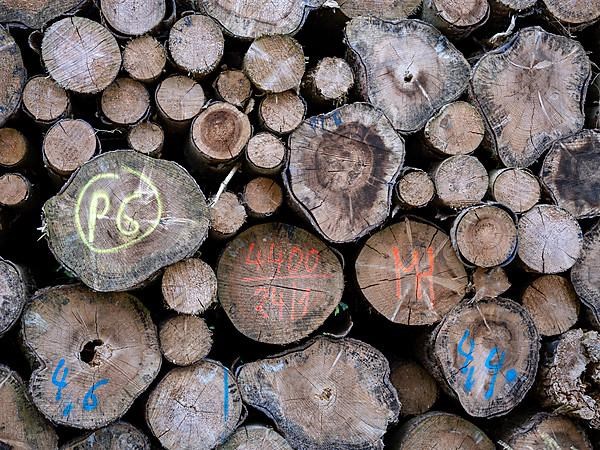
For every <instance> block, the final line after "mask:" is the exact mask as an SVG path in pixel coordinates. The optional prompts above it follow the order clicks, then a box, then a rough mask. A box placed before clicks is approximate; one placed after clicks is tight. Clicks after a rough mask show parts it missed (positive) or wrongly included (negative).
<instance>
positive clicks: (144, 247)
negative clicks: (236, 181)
mask: <svg viewBox="0 0 600 450" xmlns="http://www.w3.org/2000/svg"><path fill="white" fill-rule="evenodd" d="M43 213H44V216H45V220H46V227H47V228H46V233H47V239H48V245H49V247H50V249H51V251H52V252H53V253H54V255H55V256H56V258H57V259H58V260H59V261H60V262H61V263H62V264H63V265H64V266H65V267H67V268H68V269H69V270H71V271H72V272H73V273H75V274H76V275H77V276H78V277H79V278H81V280H82V281H83V282H84V283H85V284H87V285H88V286H90V287H91V288H93V289H95V290H98V291H119V290H127V289H131V288H133V287H135V286H138V285H140V284H141V283H144V282H145V281H147V280H148V279H149V278H151V277H152V276H153V275H154V274H155V273H156V272H157V271H158V270H160V269H162V268H163V267H165V266H167V265H169V264H172V263H175V262H177V261H179V260H181V259H184V258H186V257H189V256H191V255H193V254H194V253H195V252H196V251H197V250H198V248H199V247H200V245H201V244H202V242H203V241H204V239H205V238H206V235H207V231H208V222H209V219H208V208H207V205H206V199H205V197H204V194H203V193H202V191H201V190H200V188H199V187H198V185H197V184H196V182H195V181H194V179H193V178H192V177H191V176H190V175H189V174H188V173H187V172H186V171H185V169H183V168H182V167H181V166H179V165H177V164H176V163H173V162H170V161H162V160H157V159H153V158H150V157H147V156H144V155H142V154H140V153H137V152H134V151H114V152H109V153H104V154H102V155H100V156H98V157H96V158H94V159H93V160H92V161H90V162H89V163H87V164H86V165H84V166H83V167H82V168H81V169H80V170H79V171H78V172H77V174H76V175H75V176H74V177H72V178H71V179H70V180H69V181H68V182H67V184H66V185H65V186H64V187H63V189H62V191H61V192H60V193H59V194H58V195H57V196H55V197H52V198H51V199H50V200H48V201H47V202H46V204H45V205H44V208H43ZM115 256H118V257H115Z"/></svg>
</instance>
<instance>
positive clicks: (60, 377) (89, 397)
mask: <svg viewBox="0 0 600 450" xmlns="http://www.w3.org/2000/svg"><path fill="white" fill-rule="evenodd" d="M68 376H69V368H68V367H67V366H66V365H65V360H64V359H61V360H60V361H58V364H57V365H56V369H54V373H53V374H52V384H53V385H54V386H56V395H55V397H54V398H55V400H56V401H60V400H62V398H63V389H66V387H67V386H68V385H69V383H68V382H67V377H68ZM108 381H109V380H108V378H103V379H101V380H98V381H96V382H95V383H94V384H93V385H92V386H91V387H90V388H89V389H88V390H87V392H86V393H85V395H84V396H83V399H82V400H81V407H82V408H83V410H84V411H93V410H94V409H96V408H97V407H98V397H97V396H96V394H95V391H96V390H97V389H98V388H100V387H102V386H104V385H105V384H108ZM72 409H73V403H71V402H69V403H67V405H66V406H65V408H64V409H63V416H65V417H66V416H68V415H69V413H70V412H71V410H72Z"/></svg>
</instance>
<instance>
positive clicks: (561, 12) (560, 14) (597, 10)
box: [544, 0, 600, 30]
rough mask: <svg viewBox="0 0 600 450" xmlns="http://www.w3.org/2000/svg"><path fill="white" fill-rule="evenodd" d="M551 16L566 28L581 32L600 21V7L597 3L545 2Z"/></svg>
mask: <svg viewBox="0 0 600 450" xmlns="http://www.w3.org/2000/svg"><path fill="white" fill-rule="evenodd" d="M544 5H545V6H546V8H547V10H548V12H549V13H550V16H551V17H552V18H553V19H556V20H558V21H559V22H560V23H562V24H563V25H564V26H566V27H568V28H570V29H573V30H580V29H582V28H585V27H586V26H589V25H591V24H593V23H594V22H596V21H597V20H598V19H600V5H599V4H598V3H597V2H595V1H584V0H573V1H570V2H564V1H560V0H544Z"/></svg>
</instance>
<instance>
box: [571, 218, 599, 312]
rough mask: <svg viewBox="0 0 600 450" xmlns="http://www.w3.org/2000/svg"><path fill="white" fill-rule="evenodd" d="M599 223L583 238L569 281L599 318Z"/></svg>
mask: <svg viewBox="0 0 600 450" xmlns="http://www.w3.org/2000/svg"><path fill="white" fill-rule="evenodd" d="M598 267H600V224H596V225H595V226H594V227H593V228H592V229H591V230H590V231H588V232H587V233H586V235H585V237H584V240H583V249H582V252H581V258H580V259H579V260H578V261H577V263H575V265H574V266H573V269H572V270H571V281H572V283H573V287H574V288H575V291H576V292H577V294H578V295H579V297H580V298H581V301H583V302H584V303H585V304H586V305H587V306H588V307H589V308H590V309H591V310H592V313H593V314H594V316H595V318H596V320H598V319H600V271H599V270H597V268H598Z"/></svg>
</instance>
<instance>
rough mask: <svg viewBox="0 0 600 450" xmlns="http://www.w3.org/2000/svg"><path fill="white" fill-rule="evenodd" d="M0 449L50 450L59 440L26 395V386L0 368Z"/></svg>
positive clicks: (56, 445)
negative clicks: (0, 406)
mask: <svg viewBox="0 0 600 450" xmlns="http://www.w3.org/2000/svg"><path fill="white" fill-rule="evenodd" d="M0 404H1V405H2V408H1V409H0V447H1V448H3V449H4V448H5V449H7V450H12V449H15V450H17V449H23V450H27V449H32V450H35V449H48V450H55V449H56V448H57V447H58V436H57V435H56V432H55V431H54V429H53V428H52V426H51V425H50V424H49V423H48V422H47V421H46V419H45V418H44V417H43V416H42V415H41V414H40V413H39V411H38V410H37V409H36V407H35V406H34V405H33V403H32V401H31V397H30V396H29V393H28V392H27V385H26V384H25V383H24V382H23V380H22V379H21V377H20V376H19V375H18V374H17V372H15V371H14V370H12V369H11V368H9V367H7V366H5V365H2V364H0Z"/></svg>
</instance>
